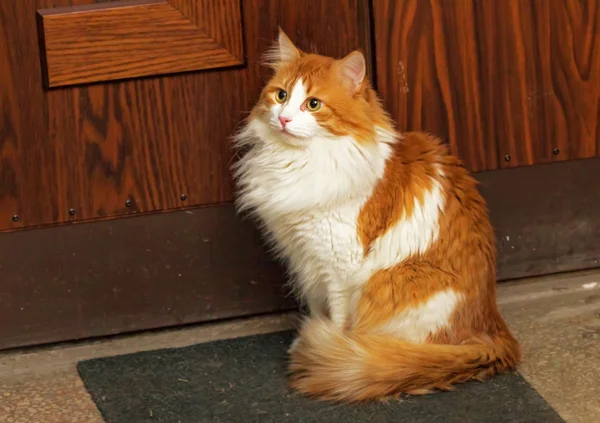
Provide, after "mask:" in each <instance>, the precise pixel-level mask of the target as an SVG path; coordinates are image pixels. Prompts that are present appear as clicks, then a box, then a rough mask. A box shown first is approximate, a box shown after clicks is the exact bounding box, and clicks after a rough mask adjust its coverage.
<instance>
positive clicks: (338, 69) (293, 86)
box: [252, 29, 389, 146]
mask: <svg viewBox="0 0 600 423" xmlns="http://www.w3.org/2000/svg"><path fill="white" fill-rule="evenodd" d="M268 65H269V66H270V67H271V68H272V69H273V70H274V75H273V77H272V78H271V79H270V80H269V82H268V83H267V85H266V86H265V87H264V89H263V91H262V93H261V95H260V98H259V100H258V102H257V104H256V106H255V107H254V110H253V112H252V119H257V120H259V121H260V122H261V124H262V125H261V126H263V128H264V130H265V131H268V132H269V137H270V138H272V139H275V140H277V141H282V142H284V143H286V144H290V145H293V146H303V145H307V143H310V142H311V140H314V139H317V138H318V139H326V140H327V139H335V138H340V137H352V138H353V139H354V140H356V141H357V142H360V143H368V142H370V141H374V139H375V137H376V132H377V127H378V126H384V127H386V126H388V125H389V123H388V118H387V115H386V114H385V112H383V109H382V108H381V106H380V104H379V101H378V99H377V96H376V95H375V93H374V91H373V90H372V88H371V86H370V83H369V81H368V78H366V77H365V76H366V63H365V58H364V56H363V54H362V53H361V52H359V51H353V52H351V53H349V54H348V55H347V56H345V57H344V58H342V59H334V58H331V57H326V56H320V55H317V54H308V53H305V52H303V51H301V50H299V49H298V48H297V47H296V46H294V44H293V43H292V41H291V40H290V39H289V38H288V37H287V36H286V35H285V33H284V32H283V31H282V30H281V29H280V30H279V37H278V40H277V43H276V44H275V45H274V47H273V49H272V50H271V51H270V52H269V54H268Z"/></svg>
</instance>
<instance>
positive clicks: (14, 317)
mask: <svg viewBox="0 0 600 423" xmlns="http://www.w3.org/2000/svg"><path fill="white" fill-rule="evenodd" d="M476 177H477V178H478V179H479V181H480V182H481V184H482V185H481V190H482V192H483V194H484V196H485V197H486V199H487V201H488V205H489V207H490V210H491V214H492V222H493V224H494V227H495V229H496V234H497V240H498V241H497V245H498V277H499V279H500V280H506V279H513V278H521V277H527V276H536V275H542V274H549V273H555V272H564V271H570V270H579V269H587V268H592V267H598V261H599V259H600V242H599V241H598V240H599V239H600V189H598V187H597V182H595V181H600V159H590V160H580V161H571V162H563V163H557V164H551V165H542V166H532V167H524V168H516V169H510V170H502V171H493V172H485V173H479V174H477V175H476ZM0 252H1V254H0V271H1V272H2V273H1V275H2V284H1V285H0V349H4V348H10V347H20V346H25V345H32V344H40V343H47V342H57V341H64V340H74V339H81V338H88V337H97V336H103V335H111V334H118V333H124V332H131V331H138V330H143V329H153V328H160V327H168V326H176V325H181V324H187V323H195V322H203V321H210V320H215V319H223V318H229V317H240V316H249V315H254V314H258V313H267V312H274V311H279V310H286V309H290V308H293V307H295V302H294V301H293V299H292V298H291V297H290V296H289V295H287V294H288V293H287V291H286V289H285V288H284V280H283V279H284V276H283V271H282V269H281V268H280V267H279V266H278V265H276V264H274V262H273V261H272V260H271V259H270V258H269V257H268V254H266V253H265V252H264V249H263V248H262V246H261V241H260V235H259V234H258V233H257V231H256V230H255V229H254V228H253V226H252V225H251V224H250V223H249V222H242V221H241V220H240V219H239V218H238V217H237V216H236V215H235V212H234V210H233V207H232V206H231V205H225V206H217V207H207V208H199V209H192V210H182V211H177V212H171V213H162V214H155V215H145V216H140V217H134V218H124V219H117V220H106V221H98V222H92V223H82V224H72V225H67V226H59V227H51V228H44V229H36V230H28V231H17V232H11V233H5V234H2V235H0Z"/></svg>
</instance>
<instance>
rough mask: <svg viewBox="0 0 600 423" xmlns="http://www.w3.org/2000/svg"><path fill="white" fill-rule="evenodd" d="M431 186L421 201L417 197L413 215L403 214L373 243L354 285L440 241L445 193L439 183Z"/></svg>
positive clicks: (424, 250)
mask: <svg viewBox="0 0 600 423" xmlns="http://www.w3.org/2000/svg"><path fill="white" fill-rule="evenodd" d="M432 185H433V186H432V189H431V190H429V191H428V192H426V193H425V195H424V196H423V203H422V204H421V203H420V202H419V200H418V198H416V197H415V199H414V206H413V210H412V214H411V216H410V217H408V218H407V217H406V215H404V216H402V218H400V219H399V220H398V221H397V222H396V223H395V224H394V225H393V226H392V227H390V228H389V229H388V230H387V231H386V232H385V233H384V234H383V235H382V236H381V237H379V238H377V239H376V240H375V241H374V242H373V246H372V247H371V251H370V253H369V255H368V256H367V257H366V258H365V261H364V263H363V265H362V266H361V268H360V270H359V271H358V272H357V274H356V275H355V276H354V277H353V281H352V282H353V283H354V284H357V285H361V284H363V283H364V281H365V280H367V279H368V278H369V277H370V276H371V275H372V274H373V273H375V272H377V271H378V270H381V269H387V268H390V267H392V266H394V265H396V264H398V263H402V262H403V261H404V260H406V259H407V258H408V257H410V256H412V255H413V254H419V253H421V254H422V253H425V252H426V251H427V250H428V249H429V247H430V246H431V245H432V244H433V243H434V242H435V241H437V239H438V236H439V226H438V220H439V216H440V213H441V212H442V211H443V210H444V195H443V192H442V187H441V185H440V183H439V182H437V181H433V184H432Z"/></svg>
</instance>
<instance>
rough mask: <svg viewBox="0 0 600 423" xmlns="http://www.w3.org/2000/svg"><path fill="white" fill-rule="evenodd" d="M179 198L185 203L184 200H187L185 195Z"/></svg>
mask: <svg viewBox="0 0 600 423" xmlns="http://www.w3.org/2000/svg"><path fill="white" fill-rule="evenodd" d="M179 198H181V201H185V200H187V195H185V194H181V195H180V196H179Z"/></svg>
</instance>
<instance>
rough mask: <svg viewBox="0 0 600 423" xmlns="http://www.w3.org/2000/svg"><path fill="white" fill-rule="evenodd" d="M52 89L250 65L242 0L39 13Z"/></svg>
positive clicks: (146, 0)
mask: <svg viewBox="0 0 600 423" xmlns="http://www.w3.org/2000/svg"><path fill="white" fill-rule="evenodd" d="M38 27H39V28H38V31H39V32H40V39H41V55H42V57H41V60H42V67H43V69H42V70H43V75H44V82H45V85H46V86H47V87H60V86H65V85H73V84H82V83H91V82H99V81H109V80H116V79H125V78H134V77H141V76H149V75H164V74H169V73H176V72H185V71H193V70H200V69H211V68H221V67H227V66H235V65H241V64H243V62H244V53H243V48H242V28H241V16H240V4H239V0H171V1H167V0H136V1H125V2H121V1H115V2H110V3H99V4H92V5H85V6H72V7H61V8H50V9H43V10H39V11H38Z"/></svg>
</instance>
